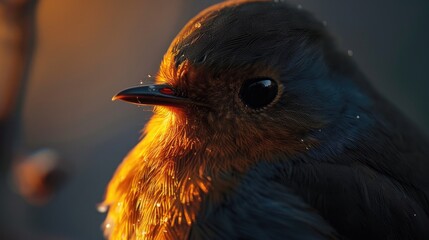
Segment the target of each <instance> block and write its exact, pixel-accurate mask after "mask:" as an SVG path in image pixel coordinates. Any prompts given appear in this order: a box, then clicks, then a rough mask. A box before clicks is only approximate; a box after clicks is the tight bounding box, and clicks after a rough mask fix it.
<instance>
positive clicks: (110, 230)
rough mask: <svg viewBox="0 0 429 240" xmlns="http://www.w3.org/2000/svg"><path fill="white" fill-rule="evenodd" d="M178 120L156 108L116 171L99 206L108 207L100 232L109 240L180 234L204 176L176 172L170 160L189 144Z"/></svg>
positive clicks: (191, 146)
mask: <svg viewBox="0 0 429 240" xmlns="http://www.w3.org/2000/svg"><path fill="white" fill-rule="evenodd" d="M181 120H183V119H180V116H178V115H176V114H175V113H173V112H171V111H170V110H168V109H166V108H162V107H158V108H156V110H155V115H154V116H153V118H152V119H151V120H150V122H149V123H148V125H147V126H146V129H145V133H144V134H145V137H144V139H143V140H142V141H141V142H140V143H139V144H138V145H137V146H136V147H135V148H134V149H133V150H132V151H131V153H130V154H129V155H128V156H127V157H126V158H125V160H124V161H123V163H122V164H121V165H120V167H119V168H118V170H117V171H116V173H115V175H114V177H113V179H112V180H111V182H110V184H109V186H108V189H107V193H106V198H105V201H104V202H103V204H102V205H103V206H109V212H108V215H107V218H106V220H105V223H104V229H105V235H106V236H108V237H109V238H110V239H144V238H150V239H176V238H183V237H184V236H186V234H187V232H188V230H189V226H190V225H191V223H192V221H193V220H194V219H195V216H196V213H197V211H198V207H199V203H200V202H201V199H202V194H203V193H205V192H207V191H208V189H209V185H210V184H209V182H210V180H209V179H210V178H207V177H204V176H203V174H202V172H201V174H195V173H191V172H190V171H192V169H193V168H188V169H189V170H190V171H187V170H186V169H182V171H178V169H177V168H176V166H175V165H176V160H175V159H174V158H175V157H177V156H180V155H182V154H189V151H193V149H194V145H195V142H193V141H191V140H190V139H188V138H187V137H186V134H184V132H183V131H184V129H183V128H184V126H185V125H186V123H184V124H183V123H181V122H180V121H181ZM195 176H198V177H195ZM115 223H120V224H115Z"/></svg>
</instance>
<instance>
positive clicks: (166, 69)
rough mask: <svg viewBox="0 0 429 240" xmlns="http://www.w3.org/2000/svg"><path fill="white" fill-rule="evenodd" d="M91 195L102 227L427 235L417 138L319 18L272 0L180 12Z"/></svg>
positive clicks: (199, 234) (427, 177)
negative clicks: (146, 117) (185, 16)
mask: <svg viewBox="0 0 429 240" xmlns="http://www.w3.org/2000/svg"><path fill="white" fill-rule="evenodd" d="M113 99H114V100H116V99H120V100H124V101H127V102H130V103H134V104H146V105H154V106H155V107H154V115H153V117H152V118H151V120H150V121H149V123H148V124H147V126H146V128H145V130H144V134H143V138H142V140H141V141H140V143H138V145H137V146H136V147H135V148H134V149H133V150H132V151H131V152H130V153H129V155H128V156H127V157H126V158H125V159H124V161H123V162H122V164H121V165H120V166H119V168H118V169H117V171H116V173H115V174H114V176H113V178H112V180H111V181H110V183H109V185H108V188H107V192H106V196H105V200H104V202H103V203H102V205H101V207H102V208H105V209H106V210H107V208H108V214H107V218H106V220H105V222H104V229H105V234H106V236H108V237H109V238H110V239H401V240H404V239H429V201H428V199H429V159H428V156H429V150H428V149H429V142H428V140H427V139H426V138H425V136H423V134H422V133H421V132H420V131H419V130H418V129H417V128H416V127H415V126H414V125H413V124H412V123H410V121H409V120H407V119H406V117H404V116H403V115H402V114H401V113H400V112H399V111H398V110H397V109H396V108H395V107H394V106H393V105H392V104H390V103H389V102H388V101H387V100H385V99H384V98H383V97H382V96H380V95H379V94H378V93H377V91H376V90H375V89H374V88H373V87H372V86H371V84H370V83H369V81H368V80H367V78H366V77H365V76H364V74H363V73H362V72H361V71H360V70H358V68H357V66H356V65H355V63H354V62H353V60H352V58H351V57H350V56H348V55H347V53H345V52H344V51H342V50H340V49H339V48H338V47H337V46H336V44H335V41H334V40H333V38H332V37H331V35H330V34H329V33H328V32H327V30H326V27H325V26H324V24H323V23H322V22H320V21H318V20H316V19H315V18H314V17H313V16H312V15H311V14H310V13H308V12H307V11H304V10H303V9H301V8H299V7H296V6H292V5H290V4H287V3H284V2H282V1H260V0H259V1H258V0H253V1H226V2H223V3H220V4H217V5H214V6H212V7H210V8H208V9H206V10H204V11H203V12H201V13H200V14H199V15H197V16H196V17H194V18H193V19H192V20H190V21H189V23H187V25H186V26H185V27H184V28H183V29H182V30H181V32H180V33H179V34H178V35H177V37H176V38H175V39H174V41H173V42H172V44H171V45H170V47H169V49H168V51H167V53H166V54H165V56H164V58H163V61H162V63H161V66H160V69H159V72H158V74H157V77H156V84H154V85H147V86H143V85H141V86H137V87H132V88H129V89H126V90H124V91H122V92H120V93H118V94H117V95H116V96H114V98H113Z"/></svg>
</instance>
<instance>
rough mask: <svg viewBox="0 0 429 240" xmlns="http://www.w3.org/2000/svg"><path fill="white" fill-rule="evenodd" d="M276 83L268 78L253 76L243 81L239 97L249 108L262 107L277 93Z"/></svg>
mask: <svg viewBox="0 0 429 240" xmlns="http://www.w3.org/2000/svg"><path fill="white" fill-rule="evenodd" d="M278 88H279V87H278V84H277V82H276V81H274V80H272V79H270V78H253V79H248V80H246V81H244V83H243V85H242V86H241V89H240V93H239V97H240V99H241V101H243V103H244V104H245V105H246V106H247V107H250V108H253V109H258V108H263V107H265V106H267V105H268V104H270V103H271V102H272V101H273V100H274V99H275V98H276V96H277V94H278V92H279V91H278Z"/></svg>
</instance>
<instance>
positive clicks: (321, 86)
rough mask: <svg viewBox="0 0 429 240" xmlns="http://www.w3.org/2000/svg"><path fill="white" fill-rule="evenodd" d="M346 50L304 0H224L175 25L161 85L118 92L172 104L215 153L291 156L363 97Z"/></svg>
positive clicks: (314, 142) (140, 99)
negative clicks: (297, 2)
mask: <svg viewBox="0 0 429 240" xmlns="http://www.w3.org/2000/svg"><path fill="white" fill-rule="evenodd" d="M348 58H349V57H348V56H346V55H345V54H343V53H341V52H339V51H338V50H336V47H335V46H334V45H333V41H332V39H331V38H330V36H329V35H328V34H327V33H326V28H325V26H324V24H323V23H322V22H320V21H318V20H316V19H314V18H313V17H312V16H311V15H310V14H309V13H307V12H305V11H304V10H302V9H299V8H297V7H295V6H291V5H288V4H285V3H278V2H267V1H246V2H245V3H244V1H228V2H225V3H222V4H219V5H215V6H214V7H211V8H209V9H207V10H205V11H203V12H202V13H200V14H199V15H198V16H196V17H195V18H194V19H192V20H191V21H190V22H189V23H188V24H187V25H186V26H185V27H184V29H183V30H182V31H181V32H180V33H179V34H178V36H177V37H176V38H175V40H174V41H173V43H172V44H171V46H170V48H169V49H168V51H167V53H166V55H165V57H164V59H163V61H162V64H161V67H160V71H159V74H158V77H157V83H158V84H156V85H151V86H138V87H134V88H131V89H127V90H125V91H122V92H120V93H119V94H117V95H116V96H115V97H114V98H115V99H121V100H125V101H128V102H131V103H135V104H151V105H156V106H163V107H162V108H163V109H164V110H165V109H169V111H171V112H172V114H175V115H176V116H177V118H176V119H177V124H178V125H182V126H183V128H184V131H183V132H182V133H183V134H186V135H187V136H190V137H191V138H192V137H193V138H196V139H198V140H199V141H200V140H201V141H203V144H202V146H203V147H204V148H207V149H211V152H213V154H216V155H217V156H215V157H220V158H222V159H225V158H228V160H230V159H233V158H235V157H236V156H246V158H247V159H267V155H269V156H272V155H275V154H276V153H282V154H287V155H293V154H296V153H300V152H305V151H307V150H309V149H310V148H312V147H314V146H316V145H317V144H318V143H319V140H320V136H321V135H323V133H321V132H322V131H323V129H324V128H326V127H328V126H329V125H330V124H332V123H334V121H336V120H338V116H339V114H348V113H346V112H341V111H342V110H343V109H344V108H345V106H346V105H347V104H350V102H358V101H356V99H357V98H360V100H362V98H364V96H363V95H361V94H360V93H359V91H356V86H355V83H353V82H352V81H351V79H350V78H352V77H353V76H351V75H353V74H354V71H355V69H354V67H352V64H351V63H350V60H349V59H348ZM339 62H341V64H339ZM340 66H341V67H340ZM165 107H166V108H165ZM354 117H355V115H353V118H354ZM336 124H338V122H336ZM222 164H224V163H222ZM227 165H228V164H227Z"/></svg>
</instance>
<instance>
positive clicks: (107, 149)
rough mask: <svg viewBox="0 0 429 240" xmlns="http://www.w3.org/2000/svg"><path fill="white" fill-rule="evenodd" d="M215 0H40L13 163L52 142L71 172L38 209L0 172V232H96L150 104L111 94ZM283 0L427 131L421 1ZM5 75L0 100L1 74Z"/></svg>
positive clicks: (0, 33) (143, 72)
mask: <svg viewBox="0 0 429 240" xmlns="http://www.w3.org/2000/svg"><path fill="white" fill-rule="evenodd" d="M7 1H8V0H0V64H2V65H3V66H0V71H3V73H4V72H5V71H8V70H9V65H7V62H8V60H9V59H10V54H11V53H10V49H9V48H10V46H9V45H8V44H7V41H5V39H8V36H9V34H11V33H10V31H8V30H7V29H9V25H10V23H8V22H7V21H6V20H5V19H6V17H5V16H6V15H7V14H8V12H7V11H8V9H7V7H5V6H6V5H4V4H3V3H4V2H7ZM23 1H25V0H23ZM216 2H220V1H215V0H127V1H114V0H90V1H82V0H80V1H78V0H61V1H57V0H39V2H38V4H37V6H36V9H35V11H36V15H35V16H36V17H35V20H36V21H35V26H36V35H35V36H36V42H35V45H34V55H33V61H32V63H31V67H30V71H29V77H28V81H27V82H26V83H25V84H26V85H25V95H24V98H23V104H22V107H20V108H18V109H14V111H16V112H21V113H22V114H21V115H20V116H19V119H18V120H17V123H18V124H17V125H19V131H15V133H16V134H18V138H16V136H11V138H14V137H15V138H16V139H18V140H17V143H18V144H17V145H18V147H17V149H18V151H16V152H15V155H16V156H15V158H16V159H15V160H14V162H16V161H21V160H19V159H25V158H26V157H28V156H31V155H32V154H33V153H34V152H36V151H38V150H39V149H43V148H49V149H52V151H55V152H56V153H57V154H58V158H57V159H58V161H57V162H56V164H58V165H59V167H60V168H62V169H66V173H67V176H68V177H67V181H66V182H65V183H64V184H63V185H61V187H59V188H58V191H56V192H55V193H54V195H53V196H52V198H50V199H49V200H45V201H43V202H42V203H40V202H38V203H36V204H35V203H34V202H31V201H30V202H29V201H28V200H29V199H26V198H24V197H23V196H22V195H20V194H19V193H18V192H17V188H16V186H15V184H14V181H13V174H12V171H11V170H10V166H9V168H8V169H2V171H1V176H0V187H1V189H0V238H1V239H102V232H101V230H100V225H101V223H102V221H103V219H104V214H101V213H98V212H97V210H96V206H97V203H99V202H100V201H101V200H102V198H103V193H104V190H105V186H106V185H107V183H108V180H109V179H110V177H111V176H112V174H113V172H114V170H115V168H116V167H117V165H118V164H119V163H120V162H121V160H122V158H123V157H124V156H125V155H126V154H127V152H128V151H129V150H130V149H131V148H132V147H133V146H134V145H135V144H136V143H137V142H138V139H139V136H140V130H141V129H142V128H143V126H144V124H145V122H146V121H147V120H148V119H149V117H150V115H151V111H150V108H146V107H143V108H138V107H135V106H132V105H129V104H125V103H121V102H111V97H112V95H113V94H115V93H116V92H117V91H118V90H121V89H123V88H126V87H128V86H132V85H137V84H139V83H140V82H141V81H144V82H149V81H151V79H150V78H149V77H148V75H155V74H156V72H157V69H158V65H159V63H160V61H161V58H162V56H163V54H164V52H165V51H166V49H167V47H168V45H169V43H170V42H171V40H172V39H173V38H174V36H175V35H176V34H177V33H178V31H179V30H180V29H181V27H182V26H183V25H184V24H185V23H186V22H187V21H188V20H189V19H190V18H191V17H192V16H194V15H195V14H196V13H198V12H199V11H201V10H202V9H204V8H205V7H207V6H209V5H212V4H214V3H216ZM289 2H290V3H291V4H294V5H296V6H297V7H298V5H300V7H302V8H303V9H305V10H309V11H311V12H313V13H314V14H315V15H316V16H317V17H318V18H319V19H320V20H321V21H326V23H327V26H328V28H329V29H330V31H331V32H332V33H333V34H334V35H335V36H336V38H337V40H338V44H339V46H340V47H341V48H342V49H343V50H344V51H348V50H351V51H352V52H353V56H352V57H353V58H354V59H355V60H356V62H357V63H358V65H359V66H360V67H361V69H362V70H363V72H365V73H366V75H367V76H368V77H369V78H370V79H371V82H372V84H373V85H374V86H375V87H376V88H377V89H378V90H379V91H380V92H381V93H382V94H383V95H384V96H386V97H387V98H388V99H390V100H391V101H392V102H394V103H395V104H396V105H397V106H398V107H399V108H400V109H401V110H402V111H403V112H404V113H405V114H406V115H408V116H409V118H411V119H412V120H413V121H414V122H416V124H418V125H419V126H420V128H421V129H422V131H424V132H426V134H427V133H429V107H428V102H429V96H428V94H429V81H428V80H429V79H428V74H427V71H428V69H429V60H428V56H429V47H428V44H429V31H428V29H429V14H428V13H429V2H428V1H424V0H408V1H404V0H382V1H372V0H360V1H356V0H324V1H320V0H300V1H298V0H290V1H289ZM8 24H9V25H8ZM1 76H2V72H0V104H3V105H4V104H7V103H6V102H5V101H2V97H4V96H5V91H6V88H5V86H6V83H5V82H6V81H7V79H2V78H1ZM1 88H3V89H1ZM3 107H4V106H3ZM0 134H2V133H1V132H0ZM17 159H18V160H17ZM0 161H2V162H9V161H10V159H0ZM428 174H429V173H428ZM2 236H3V237H2Z"/></svg>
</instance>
